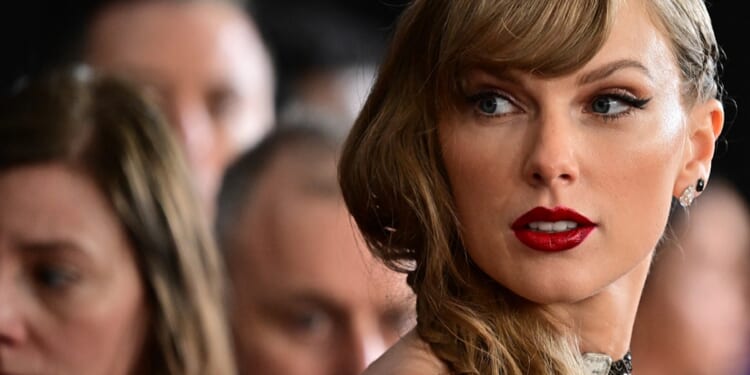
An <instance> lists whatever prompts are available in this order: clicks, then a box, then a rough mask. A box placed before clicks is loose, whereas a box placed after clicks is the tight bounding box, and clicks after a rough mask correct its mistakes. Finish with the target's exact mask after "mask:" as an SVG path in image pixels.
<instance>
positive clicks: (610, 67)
mask: <svg viewBox="0 0 750 375" xmlns="http://www.w3.org/2000/svg"><path fill="white" fill-rule="evenodd" d="M627 68H635V69H637V70H640V71H641V72H643V73H645V74H646V76H648V78H651V73H650V72H649V71H648V68H646V67H645V66H644V65H643V64H641V63H640V62H638V61H635V60H629V59H623V60H617V61H613V62H611V63H609V64H607V65H604V66H602V67H600V68H597V69H594V70H592V71H590V72H588V73H586V74H584V75H582V76H581V77H580V78H579V79H578V84H579V85H585V84H589V83H592V82H595V81H598V80H600V79H604V78H606V77H608V76H610V75H612V74H614V73H615V72H617V71H618V70H622V69H627Z"/></svg>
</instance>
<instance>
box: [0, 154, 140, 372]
mask: <svg viewBox="0 0 750 375" xmlns="http://www.w3.org/2000/svg"><path fill="white" fill-rule="evenodd" d="M0 207H2V209H0V374H35V375H37V374H39V375H42V374H60V375H63V374H64V375H67V374H70V375H105V374H106V375H112V374H127V373H131V372H132V371H133V366H134V364H135V362H136V360H137V357H138V356H139V354H140V348H141V346H142V345H143V341H144V339H143V337H144V331H145V325H146V309H145V307H144V303H145V302H144V291H143V286H142V284H141V280H140V276H139V273H138V270H137V268H136V264H135V260H134V259H133V249H132V248H131V246H130V244H129V243H128V239H127V237H126V235H125V233H124V230H123V228H122V227H121V225H120V223H119V221H118V219H117V217H116V216H115V213H114V211H113V209H112V208H111V206H110V205H109V203H108V202H107V200H106V199H105V197H104V196H103V194H102V193H101V192H100V191H99V189H98V188H97V187H96V185H95V184H94V182H93V181H92V180H90V179H89V178H88V177H87V176H86V175H85V174H83V173H81V172H80V171H76V170H73V169H71V168H67V167H65V166H63V165H58V164H48V165H38V166H29V167H21V168H18V169H12V170H10V171H6V172H3V173H2V174H0Z"/></svg>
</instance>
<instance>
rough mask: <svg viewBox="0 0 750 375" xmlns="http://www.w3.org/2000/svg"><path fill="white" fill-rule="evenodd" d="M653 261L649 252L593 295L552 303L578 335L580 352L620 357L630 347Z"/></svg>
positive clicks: (557, 317)
mask: <svg viewBox="0 0 750 375" xmlns="http://www.w3.org/2000/svg"><path fill="white" fill-rule="evenodd" d="M650 264H651V257H650V256H649V257H646V258H645V259H644V260H643V261H642V262H641V263H639V264H638V265H637V266H636V267H635V268H634V269H632V270H630V271H629V272H628V273H627V274H625V275H624V276H622V277H620V278H619V279H618V280H616V281H615V282H613V283H612V284H610V285H609V286H607V287H606V288H604V289H602V290H601V291H599V292H597V293H596V294H594V295H593V296H591V297H589V298H587V299H585V300H583V301H580V302H577V303H575V304H560V305H551V306H549V307H548V309H547V311H548V312H549V313H550V314H551V315H552V316H553V318H554V320H555V321H558V322H560V323H561V324H562V325H563V326H564V327H566V328H567V329H568V330H569V331H570V332H572V333H573V334H575V335H576V337H578V339H579V348H580V351H581V353H601V354H606V355H608V356H610V357H612V359H613V360H618V359H620V358H622V357H623V356H624V355H625V353H627V352H628V350H629V349H630V339H631V335H632V332H633V324H634V322H635V314H636V310H637V309H638V302H639V300H640V297H641V292H642V290H643V286H644V283H645V282H646V276H647V274H648V270H649V267H650Z"/></svg>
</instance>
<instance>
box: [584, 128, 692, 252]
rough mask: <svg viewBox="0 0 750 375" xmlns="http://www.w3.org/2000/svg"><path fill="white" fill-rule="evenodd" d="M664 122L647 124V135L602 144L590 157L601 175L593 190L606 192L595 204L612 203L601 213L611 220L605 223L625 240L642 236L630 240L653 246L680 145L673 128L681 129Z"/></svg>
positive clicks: (667, 203) (663, 222)
mask: <svg viewBox="0 0 750 375" xmlns="http://www.w3.org/2000/svg"><path fill="white" fill-rule="evenodd" d="M662 121H663V120H661V121H656V120H654V121H651V122H647V123H646V127H649V128H650V129H648V130H649V131H648V132H639V133H635V134H634V135H633V136H628V137H623V138H624V139H620V140H619V141H615V142H614V143H613V142H609V143H605V144H603V145H602V149H600V150H599V152H598V153H597V154H598V155H599V156H598V157H596V158H592V160H594V161H595V162H596V163H597V164H598V165H597V167H596V169H597V170H598V172H597V173H598V174H599V176H600V177H598V178H595V179H592V181H593V182H592V183H593V184H595V185H598V186H594V189H596V190H599V191H601V192H603V193H604V195H603V196H599V197H598V198H599V199H600V200H601V201H600V202H599V204H604V205H613V206H612V207H611V209H609V210H605V211H603V213H604V214H605V215H608V216H610V217H609V220H605V221H604V222H605V223H606V222H612V223H615V225H617V226H620V228H621V233H625V234H626V235H628V236H630V235H631V234H633V233H642V235H640V236H632V237H631V238H632V239H633V240H637V239H636V238H635V237H640V238H643V239H644V240H648V241H650V242H653V245H655V244H656V241H657V240H658V239H659V238H660V237H661V234H662V232H663V229H664V227H665V225H666V221H667V217H668V214H669V209H670V204H671V198H672V192H673V191H674V184H675V181H676V179H677V176H678V173H679V171H680V169H681V162H682V154H683V152H682V150H683V147H684V143H683V142H682V133H680V132H679V131H677V130H676V129H681V126H682V125H681V124H679V123H677V122H674V121H673V122H667V123H664V122H662ZM649 124H653V125H649ZM617 142H619V144H617ZM605 150H606V152H605ZM648 247H649V248H650V246H648Z"/></svg>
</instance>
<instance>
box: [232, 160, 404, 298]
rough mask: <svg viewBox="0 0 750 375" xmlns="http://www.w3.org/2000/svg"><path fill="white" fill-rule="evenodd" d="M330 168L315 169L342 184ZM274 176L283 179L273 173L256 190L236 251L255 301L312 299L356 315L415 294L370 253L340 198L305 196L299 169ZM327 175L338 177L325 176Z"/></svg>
mask: <svg viewBox="0 0 750 375" xmlns="http://www.w3.org/2000/svg"><path fill="white" fill-rule="evenodd" d="M289 163H291V162H289ZM297 164H299V161H298V162H297ZM329 164H330V168H325V167H323V168H321V167H319V166H318V167H315V166H308V167H311V168H312V169H321V170H320V171H319V172H320V174H322V175H323V178H324V179H330V178H333V179H334V180H335V164H334V163H333V160H331V161H330V163H329ZM272 169H274V170H276V171H277V172H280V173H278V174H276V175H275V176H272V175H273V174H274V173H273V171H269V172H267V173H266V174H267V176H266V177H265V178H264V180H263V181H262V182H263V183H262V184H260V186H258V187H257V192H256V193H255V198H254V199H253V202H252V203H251V204H250V205H251V206H252V207H251V208H250V209H249V210H248V211H250V212H249V213H248V214H246V215H244V217H243V219H242V220H241V223H240V225H239V227H241V228H246V230H244V234H243V238H242V239H241V240H240V241H238V243H240V244H241V245H240V246H237V248H235V249H233V252H234V253H240V255H239V256H237V258H235V260H236V262H235V263H236V267H242V269H244V270H245V271H246V272H245V274H246V276H245V277H246V278H247V279H248V280H246V282H245V283H244V284H246V285H252V288H253V289H254V290H253V293H252V294H254V295H256V296H261V297H262V298H285V297H287V298H288V297H290V296H300V295H308V296H311V297H312V296H314V297H316V298H318V299H324V300H327V301H329V302H330V303H332V304H336V305H338V306H340V307H342V308H343V307H344V306H348V308H353V306H355V305H357V306H362V305H365V304H374V305H386V304H390V302H391V297H393V296H395V295H402V294H403V295H406V293H408V289H407V287H406V284H405V282H404V280H403V277H402V276H401V275H400V274H397V273H395V272H392V271H390V270H388V269H387V268H386V267H385V266H384V265H382V264H381V263H380V262H378V261H377V260H376V259H375V258H374V257H373V256H372V255H371V254H370V252H369V250H368V249H367V246H366V245H365V243H364V241H363V240H362V238H361V236H360V235H359V233H358V232H357V231H356V226H355V225H354V223H353V222H352V221H351V219H350V216H349V214H348V211H347V209H346V206H345V204H344V202H343V200H342V199H341V198H340V197H339V196H338V195H337V194H331V192H322V193H316V192H312V193H311V192H306V191H301V190H299V189H297V188H295V185H296V184H298V181H295V176H297V175H295V174H294V173H295V169H294V168H290V167H289V166H284V165H280V164H279V165H276V166H275V167H273V166H272ZM328 169H330V170H331V171H332V172H333V174H332V175H331V176H325V174H326V173H327V172H328ZM296 172H300V171H299V170H296ZM305 179H307V177H305ZM250 279H252V280H250ZM248 288H250V287H248Z"/></svg>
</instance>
